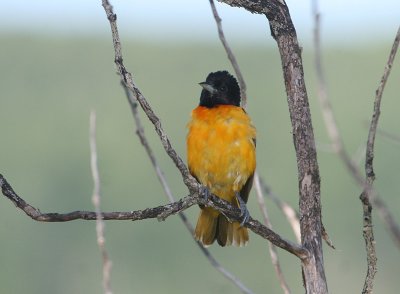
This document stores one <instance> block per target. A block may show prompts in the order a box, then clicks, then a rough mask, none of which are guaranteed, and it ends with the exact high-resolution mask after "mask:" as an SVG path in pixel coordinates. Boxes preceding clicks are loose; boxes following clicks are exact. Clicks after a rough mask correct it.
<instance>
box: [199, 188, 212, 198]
mask: <svg viewBox="0 0 400 294" xmlns="http://www.w3.org/2000/svg"><path fill="white" fill-rule="evenodd" d="M210 195H211V192H210V190H209V189H208V188H207V187H206V186H201V187H200V191H199V196H200V198H201V199H202V200H203V201H204V202H207V201H208V199H209V198H210Z"/></svg>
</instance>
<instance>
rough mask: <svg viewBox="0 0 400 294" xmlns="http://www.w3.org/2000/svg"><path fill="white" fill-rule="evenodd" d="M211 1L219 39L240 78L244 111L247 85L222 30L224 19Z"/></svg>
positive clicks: (211, 0) (212, 0)
mask: <svg viewBox="0 0 400 294" xmlns="http://www.w3.org/2000/svg"><path fill="white" fill-rule="evenodd" d="M209 1H210V6H211V10H212V13H213V16H214V19H215V22H216V24H217V28H218V36H219V39H220V40H221V43H222V45H223V46H224V48H225V51H226V54H227V55H228V59H229V61H230V62H231V64H232V67H233V70H234V71H235V74H236V77H237V78H238V82H239V86H240V96H241V98H242V107H243V108H244V109H246V106H247V94H246V90H247V87H246V83H245V81H244V78H243V75H242V72H241V71H240V68H239V64H238V62H237V61H236V57H235V55H234V54H233V51H232V49H231V48H230V46H229V44H228V42H227V41H226V39H225V34H224V31H223V30H222V19H221V18H220V17H219V15H218V11H217V8H216V7H215V3H214V0H209Z"/></svg>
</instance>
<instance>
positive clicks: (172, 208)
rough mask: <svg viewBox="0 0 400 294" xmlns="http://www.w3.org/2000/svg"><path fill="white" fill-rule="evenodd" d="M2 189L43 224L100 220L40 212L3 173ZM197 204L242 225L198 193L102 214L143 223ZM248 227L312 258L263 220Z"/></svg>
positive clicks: (227, 207) (222, 205)
mask: <svg viewBox="0 0 400 294" xmlns="http://www.w3.org/2000/svg"><path fill="white" fill-rule="evenodd" d="M0 187H1V190H2V193H3V195H4V196H6V197H7V198H8V199H9V200H11V201H12V202H13V203H14V204H15V206H16V207H17V208H19V209H21V210H22V211H23V212H25V214H26V215H28V216H29V217H30V218H32V219H33V220H36V221H40V222H67V221H73V220H77V219H82V220H96V219H97V215H96V212H93V211H73V212H69V213H42V212H40V210H39V209H37V208H35V207H33V206H32V205H30V204H28V203H27V202H26V201H25V200H23V199H22V198H21V197H19V196H18V194H17V193H15V191H14V190H13V188H12V187H11V186H10V184H9V183H8V182H7V180H6V179H5V178H4V177H3V175H1V174H0ZM195 204H202V205H205V206H208V207H211V208H214V209H216V210H218V211H219V212H221V213H223V214H224V215H225V216H226V217H228V218H229V219H230V220H231V221H236V222H240V221H241V220H242V216H241V212H240V209H239V208H237V207H234V206H232V205H231V204H230V203H229V202H227V201H225V200H223V199H221V198H219V197H217V196H215V195H212V194H211V195H210V196H209V197H208V199H207V200H205V199H203V197H200V196H199V195H198V194H192V195H189V196H186V197H184V198H182V199H180V200H178V201H176V202H173V203H170V204H166V205H161V206H157V207H153V208H146V209H143V210H136V211H124V212H101V213H100V215H101V218H102V219H103V220H131V221H137V220H143V219H152V218H157V219H158V220H160V221H163V220H165V219H166V218H167V217H169V216H171V215H173V214H177V213H179V212H181V211H183V210H185V209H187V208H189V207H191V206H193V205H195ZM244 226H245V227H247V228H249V229H250V230H252V231H253V232H254V233H256V234H257V235H259V236H261V237H263V238H264V239H267V240H269V241H271V242H272V243H273V244H274V245H276V246H278V247H280V248H282V249H284V250H286V251H288V252H290V253H292V254H294V255H296V256H297V257H299V258H300V259H305V258H308V255H309V252H308V250H307V249H305V248H304V247H303V246H301V245H298V244H294V243H293V242H291V241H288V240H285V239H283V238H282V237H281V236H279V235H278V234H277V233H275V232H274V231H272V230H270V229H268V228H267V227H266V226H264V225H262V224H261V223H260V222H259V221H257V220H254V219H253V218H252V217H250V218H249V220H248V221H247V222H246V223H245V224H244Z"/></svg>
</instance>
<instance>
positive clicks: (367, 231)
mask: <svg viewBox="0 0 400 294" xmlns="http://www.w3.org/2000/svg"><path fill="white" fill-rule="evenodd" d="M399 43H400V27H399V28H398V30H397V34H396V38H395V40H394V42H393V46H392V49H391V51H390V54H389V59H388V61H387V63H386V66H385V69H384V72H383V76H382V79H381V82H380V84H379V87H378V89H377V90H376V92H375V102H374V111H373V114H372V119H371V126H370V129H369V133H368V140H367V150H366V156H365V175H366V178H367V185H366V186H365V188H364V191H363V192H362V194H361V196H360V199H361V201H362V203H363V214H364V216H363V225H364V230H363V235H364V239H365V244H366V247H367V261H368V271H367V277H366V279H365V283H364V288H363V292H362V293H372V289H373V279H374V276H375V274H376V271H377V269H376V262H377V259H376V252H375V240H374V234H373V231H372V214H371V211H372V207H371V203H370V200H371V201H372V202H373V203H374V204H376V203H377V202H376V195H374V194H375V193H374V191H373V190H372V189H371V187H372V185H373V183H374V180H375V173H374V167H373V160H374V147H375V136H376V129H377V127H378V121H379V116H380V113H381V110H380V107H381V101H382V94H383V90H384V89H385V85H386V82H387V79H388V78H389V74H390V71H391V68H392V65H393V61H394V58H395V56H396V52H397V50H398V47H399ZM379 204H380V203H379V202H378V206H379ZM388 223H389V224H395V222H394V221H393V222H391V221H389V222H388ZM395 225H396V226H395V227H394V228H392V232H395V230H393V229H396V228H397V234H398V237H399V240H400V230H398V226H397V224H395Z"/></svg>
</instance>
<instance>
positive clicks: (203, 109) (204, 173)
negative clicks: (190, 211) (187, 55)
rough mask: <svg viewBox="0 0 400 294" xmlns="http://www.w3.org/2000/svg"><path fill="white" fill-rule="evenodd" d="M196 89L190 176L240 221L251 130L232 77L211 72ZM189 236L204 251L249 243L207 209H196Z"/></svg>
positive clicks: (252, 156)
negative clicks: (227, 205) (228, 205)
mask: <svg viewBox="0 0 400 294" xmlns="http://www.w3.org/2000/svg"><path fill="white" fill-rule="evenodd" d="M200 86H202V88H203V90H202V92H201V96H200V104H199V106H198V107H196V108H195V109H194V110H193V111H192V117H191V121H190V122H189V124H188V130H189V132H188V136H187V156H188V166H189V170H190V173H191V174H192V175H193V176H194V177H195V178H196V179H197V180H198V181H199V182H200V183H201V184H202V185H204V186H205V187H206V189H207V191H208V192H211V193H212V194H214V195H216V196H218V197H220V198H222V199H224V200H226V201H228V202H230V203H231V204H232V205H234V206H236V207H239V208H240V210H241V212H242V216H243V219H244V220H245V219H246V218H248V216H249V213H248V210H247V208H246V205H245V203H246V202H247V199H248V197H249V192H250V189H251V187H252V184H253V176H254V171H255V168H256V129H255V128H254V126H253V124H252V122H251V120H250V118H249V116H248V115H247V113H246V111H245V110H244V109H243V108H242V107H240V88H239V85H238V83H237V81H236V79H235V78H234V77H233V76H232V75H231V74H229V73H228V72H227V71H217V72H213V73H210V74H209V75H208V76H207V79H206V81H205V82H202V83H200ZM194 234H195V238H196V239H197V240H198V241H200V242H201V243H202V244H203V245H204V246H208V245H211V244H212V243H213V242H214V241H215V240H217V242H218V244H219V245H221V246H226V245H235V246H244V245H246V244H247V242H248V240H249V234H248V232H247V229H246V228H245V227H243V226H242V225H241V224H240V223H238V222H233V223H230V222H229V221H228V220H227V219H226V217H225V216H223V215H222V214H220V213H219V212H218V211H216V210H214V209H212V208H209V207H201V211H200V216H199V218H198V221H197V225H196V230H195V233H194Z"/></svg>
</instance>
